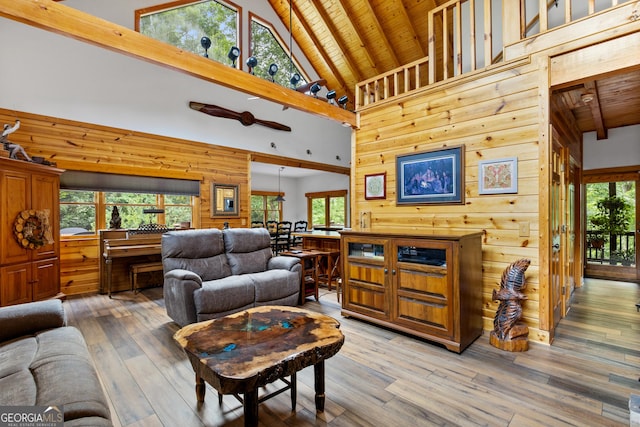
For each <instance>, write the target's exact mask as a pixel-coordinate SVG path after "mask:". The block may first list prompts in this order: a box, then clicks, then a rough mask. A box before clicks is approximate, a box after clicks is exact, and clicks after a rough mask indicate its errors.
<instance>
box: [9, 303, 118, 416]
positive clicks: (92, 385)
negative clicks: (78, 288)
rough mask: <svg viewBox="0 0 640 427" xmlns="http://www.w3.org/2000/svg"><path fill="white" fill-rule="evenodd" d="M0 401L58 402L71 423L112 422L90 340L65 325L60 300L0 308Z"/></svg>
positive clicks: (47, 404) (19, 403)
mask: <svg viewBox="0 0 640 427" xmlns="http://www.w3.org/2000/svg"><path fill="white" fill-rule="evenodd" d="M0 405H2V406H29V407H33V406H43V407H50V406H51V407H56V408H55V409H54V410H56V411H58V410H59V409H62V410H63V411H62V412H63V414H64V425H65V426H66V427H71V426H95V427H99V426H111V425H112V423H111V414H110V411H109V403H108V402H107V400H106V397H105V394H104V391H103V390H102V385H101V384H100V381H99V379H98V374H97V373H96V371H95V368H94V366H93V362H92V360H91V356H90V355H89V351H88V349H87V345H86V343H85V341H84V338H83V337H82V334H81V333H80V331H79V330H78V329H76V328H74V327H72V326H66V316H65V313H64V309H63V307H62V303H61V301H60V300H57V299H53V300H47V301H39V302H33V303H27V304H20V305H13V306H9V307H3V308H1V309H0ZM57 416H58V414H55V417H57ZM54 419H56V418H54Z"/></svg>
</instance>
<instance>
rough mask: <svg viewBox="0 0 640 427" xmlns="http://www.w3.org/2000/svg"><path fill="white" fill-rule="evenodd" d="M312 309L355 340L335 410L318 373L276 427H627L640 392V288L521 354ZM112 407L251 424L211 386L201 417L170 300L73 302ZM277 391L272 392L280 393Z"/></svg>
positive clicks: (601, 294)
mask: <svg viewBox="0 0 640 427" xmlns="http://www.w3.org/2000/svg"><path fill="white" fill-rule="evenodd" d="M321 293H324V295H323V296H321V298H320V303H317V302H315V301H311V300H308V302H307V303H306V304H305V307H307V308H310V309H313V310H317V311H320V312H323V313H326V314H329V315H331V316H333V317H335V318H337V319H338V320H340V322H341V325H342V326H341V328H342V330H343V332H344V334H345V337H346V341H345V344H344V346H343V347H342V349H341V350H340V352H339V353H338V354H337V355H336V356H334V357H333V358H331V359H329V360H327V362H326V364H325V366H326V397H327V399H326V407H325V412H324V413H321V414H316V412H315V404H314V391H313V369H312V368H306V369H304V370H302V371H301V372H299V373H298V404H297V408H296V411H295V412H292V411H291V407H290V399H289V394H288V392H287V393H283V394H281V395H279V396H277V397H274V398H273V399H271V400H269V401H267V402H265V403H263V404H261V405H260V408H259V417H260V424H261V425H264V426H326V425H330V426H434V425H439V426H478V425H485V426H563V425H568V426H623V425H627V426H628V425H629V410H628V401H629V396H630V394H632V393H635V394H640V382H639V381H638V377H639V375H640V345H639V344H640V334H639V333H638V332H639V329H640V313H638V312H636V308H635V303H636V302H638V301H640V285H638V284H634V283H623V282H608V281H601V280H593V279H590V280H588V281H587V284H586V285H585V286H584V287H582V288H581V289H578V290H576V292H575V294H574V296H573V299H572V309H571V311H570V313H569V315H568V316H567V317H566V318H565V319H563V320H562V321H561V323H560V326H559V328H558V331H557V335H556V339H555V341H554V344H553V345H552V346H550V347H549V346H545V345H537V344H533V343H532V344H531V346H530V349H529V351H527V352H523V353H509V352H504V351H501V350H498V349H496V348H494V347H492V346H491V345H490V344H489V338H488V334H484V335H483V336H481V337H480V338H479V339H478V340H477V341H476V342H474V343H473V344H472V345H471V346H470V347H469V348H467V350H465V351H464V352H463V353H462V354H461V355H458V354H455V353H452V352H449V351H447V350H446V349H444V348H441V347H439V346H437V345H435V344H430V343H427V342H425V341H421V340H418V339H415V338H412V337H409V336H405V335H402V334H399V333H396V332H391V331H388V330H385V329H382V328H380V327H377V326H373V325H370V324H368V323H365V322H363V321H360V320H356V319H349V318H343V317H342V316H341V315H340V309H339V305H338V304H337V302H336V298H335V293H327V291H326V290H323V292H321ZM64 306H65V309H66V312H67V316H68V318H69V323H70V324H72V325H75V326H77V327H78V328H80V329H81V330H82V332H83V334H84V336H85V338H86V340H87V344H88V345H89V349H90V351H91V353H92V355H93V357H94V361H95V364H96V367H97V369H98V372H99V375H100V377H101V380H102V382H103V385H104V387H105V390H106V392H107V394H108V397H109V399H110V402H111V405H112V408H111V410H112V417H113V421H114V425H116V426H127V427H130V426H167V427H174V426H187V427H191V426H241V425H243V421H244V419H243V416H242V408H241V406H240V404H239V403H238V402H237V401H236V400H235V399H234V398H233V397H230V396H227V397H225V398H224V402H223V405H222V407H220V406H218V402H217V398H216V394H215V391H214V390H213V389H211V388H210V386H207V395H206V398H205V403H204V404H203V406H202V407H201V408H200V409H198V407H197V404H196V396H195V390H194V383H195V382H194V373H193V370H192V369H191V365H190V364H189V362H188V361H187V359H186V357H185V355H184V354H183V353H182V350H180V349H179V348H178V346H177V345H176V344H175V343H174V342H173V339H172V336H173V334H174V332H175V331H176V330H177V329H178V327H177V325H175V324H174V323H172V322H171V321H170V319H169V318H168V317H167V316H166V313H165V310H164V305H163V299H162V290H161V289H160V288H154V289H148V290H145V291H143V292H140V293H138V294H133V293H131V292H123V293H118V294H114V299H112V300H110V299H109V298H108V297H106V296H104V295H92V296H81V297H75V298H69V299H68V300H67V301H66V302H65V304H64ZM269 389H270V387H268V388H267V390H269Z"/></svg>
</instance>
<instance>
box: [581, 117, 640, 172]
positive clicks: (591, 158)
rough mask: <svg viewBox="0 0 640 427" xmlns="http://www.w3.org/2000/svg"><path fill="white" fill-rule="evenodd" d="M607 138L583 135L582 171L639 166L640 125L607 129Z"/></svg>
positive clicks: (592, 133) (588, 134) (589, 134)
mask: <svg viewBox="0 0 640 427" xmlns="http://www.w3.org/2000/svg"><path fill="white" fill-rule="evenodd" d="M608 136H609V137H608V139H602V140H598V139H597V138H596V133H595V132H588V133H585V134H583V137H582V140H583V147H584V152H583V166H584V170H590V169H601V168H613V167H620V166H637V165H640V125H635V126H625V127H621V128H615V129H609V132H608Z"/></svg>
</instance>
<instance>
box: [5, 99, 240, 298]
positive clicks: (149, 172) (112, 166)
mask: <svg viewBox="0 0 640 427" xmlns="http://www.w3.org/2000/svg"><path fill="white" fill-rule="evenodd" d="M16 119H19V120H20V122H21V126H20V129H19V130H18V131H16V132H14V133H13V134H11V137H10V140H11V141H12V142H14V143H17V144H20V145H22V146H23V147H24V148H25V150H26V151H27V153H29V155H31V156H42V157H44V158H45V159H47V160H50V161H54V162H56V163H57V166H58V167H59V168H62V169H67V170H79V171H92V172H109V173H118V174H128V175H140V176H156V177H167V178H182V179H193V180H198V181H200V198H199V210H198V211H196V212H195V214H196V215H194V217H195V218H194V224H193V225H194V226H195V227H201V228H212V227H216V228H222V226H223V223H224V222H225V221H228V222H229V224H230V225H231V227H242V226H246V225H247V224H248V218H249V179H250V169H249V168H250V153H249V152H248V151H245V150H239V149H232V148H228V147H220V146H215V145H211V144H206V143H202V142H195V141H186V140H181V139H175V138H167V137H162V136H158V135H151V134H146V133H142V132H133V131H129V130H124V129H116V128H110V127H106V126H99V125H93V124H87V123H80V122H74V121H71V120H63V119H59V118H54V117H47V116H40V115H36V114H31V113H26V112H21V111H13V110H6V109H0V123H2V124H4V123H10V124H12V123H14V121H15V120H16ZM212 182H218V183H225V184H238V185H239V186H240V216H239V217H237V218H210V215H209V212H210V204H211V198H210V192H211V183H212ZM99 252H100V251H99V242H98V239H97V237H96V238H84V239H78V238H71V239H63V240H62V244H61V250H60V258H61V262H60V277H61V287H62V292H64V293H65V294H67V295H73V294H79V293H86V292H96V291H98V281H99V280H98V265H99V256H100V254H99Z"/></svg>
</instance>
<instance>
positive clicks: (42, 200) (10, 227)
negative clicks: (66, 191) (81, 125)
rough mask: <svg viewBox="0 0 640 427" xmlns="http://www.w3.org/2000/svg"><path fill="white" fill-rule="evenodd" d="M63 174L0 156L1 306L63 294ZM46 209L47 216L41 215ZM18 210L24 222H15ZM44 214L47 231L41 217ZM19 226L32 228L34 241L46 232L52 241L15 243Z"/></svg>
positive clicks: (48, 167) (55, 169) (46, 167)
mask: <svg viewBox="0 0 640 427" xmlns="http://www.w3.org/2000/svg"><path fill="white" fill-rule="evenodd" d="M62 172H63V171H62V170H61V169H57V168H54V167H50V166H44V165H40V164H36V163H31V162H26V161H22V160H13V159H8V158H0V199H1V203H2V205H1V207H0V236H2V239H1V242H0V306H6V305H13V304H21V303H25V302H31V301H36V300H41V299H46V298H52V297H62V294H61V293H60V218H59V215H60V207H59V206H60V202H59V201H60V174H61V173H62ZM45 210H48V217H47V216H46V215H45V214H41V212H44V211H45ZM21 214H22V215H23V216H24V217H25V218H23V220H24V225H23V222H22V221H20V222H17V221H16V218H17V217H18V215H21ZM46 218H48V223H49V228H48V230H47V227H46V224H44V222H45V221H42V220H43V219H46ZM17 226H19V228H20V229H21V228H22V227H23V226H24V228H25V229H27V228H29V229H30V230H32V235H33V236H34V238H35V239H39V238H40V236H43V235H44V232H45V231H50V233H51V234H50V237H52V239H53V243H48V242H46V243H44V244H42V245H40V244H39V243H37V244H29V243H28V241H26V240H24V239H22V240H21V241H18V238H17V237H16V233H15V232H14V230H16V229H17ZM25 232H26V230H25ZM30 233H31V231H30ZM45 240H47V239H44V240H43V241H45Z"/></svg>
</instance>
